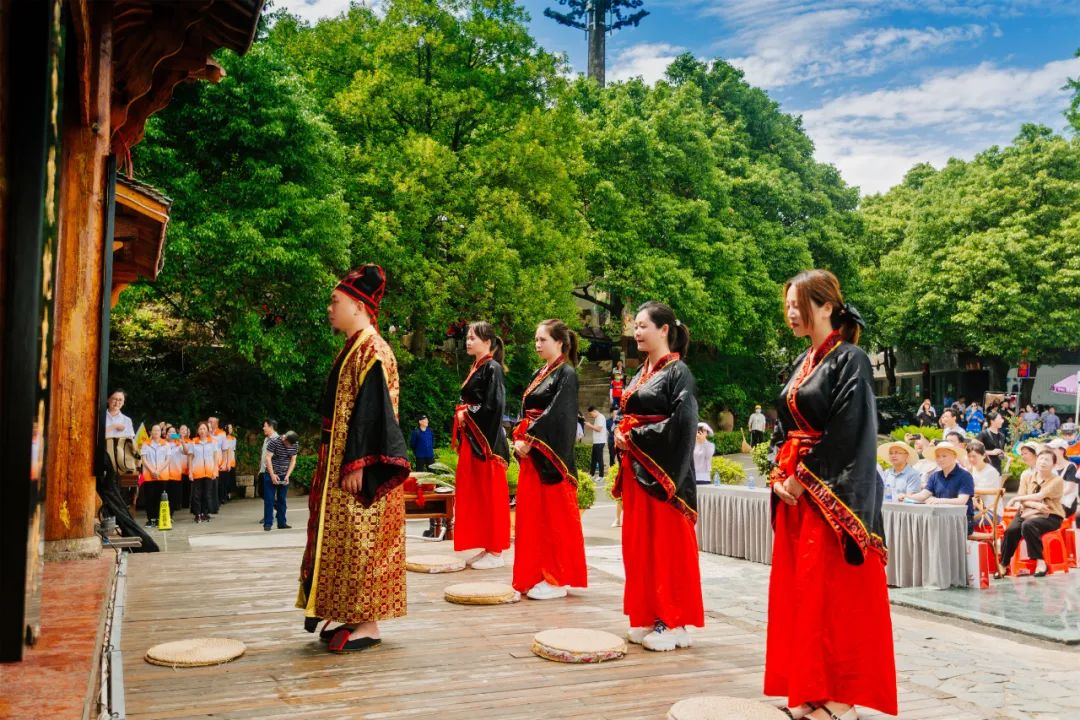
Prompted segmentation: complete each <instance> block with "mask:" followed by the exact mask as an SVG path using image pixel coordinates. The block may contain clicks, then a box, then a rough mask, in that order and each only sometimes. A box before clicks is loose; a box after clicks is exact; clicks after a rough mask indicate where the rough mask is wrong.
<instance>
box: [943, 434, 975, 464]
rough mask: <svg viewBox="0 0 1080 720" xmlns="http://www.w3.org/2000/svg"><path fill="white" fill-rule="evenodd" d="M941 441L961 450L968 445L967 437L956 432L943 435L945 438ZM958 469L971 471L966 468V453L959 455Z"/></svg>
mask: <svg viewBox="0 0 1080 720" xmlns="http://www.w3.org/2000/svg"><path fill="white" fill-rule="evenodd" d="M943 439H944V440H945V442H949V443H952V444H953V445H955V446H956V447H958V448H961V449H963V448H966V447H967V443H968V440H967V435H965V434H964V433H962V432H958V431H956V430H953V431H951V432H947V433H945V437H944V438H943ZM960 467H962V468H964V469H965V470H968V471H970V470H971V468H969V467H968V459H967V453H966V452H962V453H960Z"/></svg>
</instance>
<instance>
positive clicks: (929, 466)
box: [904, 433, 937, 490]
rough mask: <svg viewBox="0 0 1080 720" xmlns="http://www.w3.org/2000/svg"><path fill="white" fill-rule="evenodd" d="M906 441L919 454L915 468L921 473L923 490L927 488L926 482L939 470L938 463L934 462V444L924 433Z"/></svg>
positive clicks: (909, 436) (914, 435)
mask: <svg viewBox="0 0 1080 720" xmlns="http://www.w3.org/2000/svg"><path fill="white" fill-rule="evenodd" d="M904 439H905V440H906V441H907V444H908V445H910V446H911V447H913V448H915V452H917V453H918V454H919V459H918V460H916V461H915V463H914V467H915V471H916V472H918V473H919V477H920V481H921V483H922V484H921V485H920V486H919V489H920V490H922V489H923V488H924V487H926V481H927V480H929V479H930V474H931V473H933V472H934V471H935V470H937V463H936V462H934V453H933V449H934V443H932V442H930V441H929V440H928V439H927V438H926V436H925V435H923V434H922V433H914V434H911V435H908V436H907V437H906V438H904Z"/></svg>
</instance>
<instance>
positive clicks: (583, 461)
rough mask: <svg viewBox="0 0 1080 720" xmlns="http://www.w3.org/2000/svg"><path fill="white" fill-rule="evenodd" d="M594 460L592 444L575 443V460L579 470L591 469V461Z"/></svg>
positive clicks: (586, 470)
mask: <svg viewBox="0 0 1080 720" xmlns="http://www.w3.org/2000/svg"><path fill="white" fill-rule="evenodd" d="M591 460H592V445H582V444H581V443H578V444H576V445H574V462H575V463H577V469H578V472H581V471H585V472H588V471H589V462H590V461H591Z"/></svg>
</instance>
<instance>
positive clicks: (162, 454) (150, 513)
mask: <svg viewBox="0 0 1080 720" xmlns="http://www.w3.org/2000/svg"><path fill="white" fill-rule="evenodd" d="M171 450H172V446H171V445H169V443H168V442H166V441H165V440H164V439H162V437H161V426H160V425H152V426H151V427H150V439H149V440H147V441H146V442H144V443H143V444H142V448H140V450H139V453H140V455H141V456H142V465H143V478H144V480H143V483H142V486H141V487H140V488H139V494H140V495H142V497H143V503H144V504H145V505H146V527H156V526H157V522H158V509H159V508H160V507H161V493H162V491H163V490H165V482H166V481H167V480H168V478H169V453H170V451H171Z"/></svg>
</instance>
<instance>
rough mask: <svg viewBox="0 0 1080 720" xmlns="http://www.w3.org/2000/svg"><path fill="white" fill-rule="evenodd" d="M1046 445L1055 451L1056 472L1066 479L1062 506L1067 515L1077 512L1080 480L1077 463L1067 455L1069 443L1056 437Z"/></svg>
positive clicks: (1079, 497)
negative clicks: (1078, 478)
mask: <svg viewBox="0 0 1080 720" xmlns="http://www.w3.org/2000/svg"><path fill="white" fill-rule="evenodd" d="M1046 447H1048V448H1050V449H1051V450H1053V451H1054V457H1056V458H1057V462H1056V463H1054V472H1055V473H1057V474H1058V475H1060V476H1061V479H1062V480H1064V481H1065V492H1064V493H1063V494H1062V496H1061V507H1063V508H1064V509H1065V516H1066V517H1068V516H1069V515H1075V514H1076V507H1077V505H1078V504H1080V503H1078V502H1077V501H1078V499H1080V484H1078V483H1080V480H1077V473H1076V465H1074V464H1073V463H1072V461H1071V460H1069V458H1068V457H1066V456H1065V452H1066V451H1067V450H1068V449H1069V443H1068V442H1067V441H1065V440H1062V439H1061V438H1054V439H1053V440H1051V441H1050V442H1048V443H1047V444H1046Z"/></svg>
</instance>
